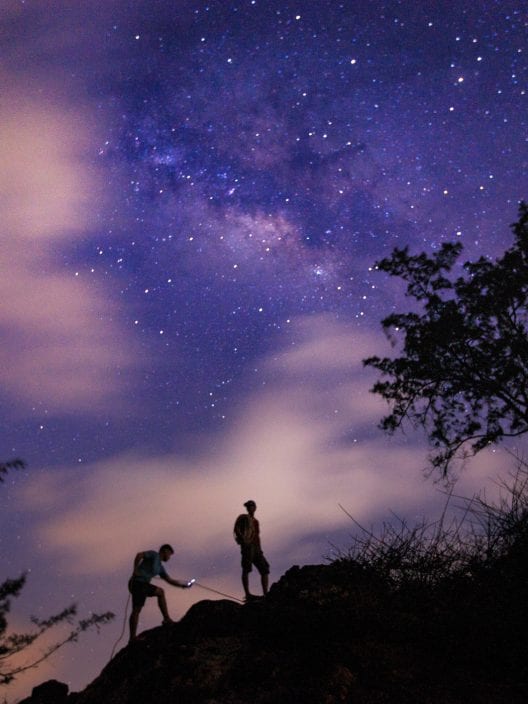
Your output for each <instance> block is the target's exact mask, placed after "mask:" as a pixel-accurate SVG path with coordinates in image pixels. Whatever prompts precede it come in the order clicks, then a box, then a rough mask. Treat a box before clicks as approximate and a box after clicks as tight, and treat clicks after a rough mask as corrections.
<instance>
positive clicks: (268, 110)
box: [0, 0, 528, 698]
mask: <svg viewBox="0 0 528 704" xmlns="http://www.w3.org/2000/svg"><path fill="white" fill-rule="evenodd" d="M1 12H2V24H3V31H2V33H1V34H0V50H1V55H2V64H1V67H0V88H1V96H2V97H1V102H0V142H1V144H2V149H1V153H0V193H1V196H0V197H1V201H0V202H1V204H2V215H3V217H2V221H1V224H0V267H1V270H2V276H1V277H0V332H1V335H2V344H1V346H0V381H1V383H0V423H1V428H2V434H1V438H2V446H1V448H0V451H1V454H0V457H1V458H2V459H10V458H12V457H22V458H24V459H25V460H26V461H27V463H28V469H27V470H26V471H24V472H21V473H20V472H19V473H14V472H13V473H12V474H10V475H9V478H8V481H7V482H6V483H5V484H4V485H2V487H0V505H1V526H0V549H1V554H2V566H3V569H2V574H0V579H2V578H4V577H7V576H10V577H14V576H16V575H17V574H18V573H20V571H22V570H24V569H30V574H29V581H28V585H27V587H26V589H25V590H24V593H23V596H22V597H21V598H20V600H19V603H18V604H17V607H16V609H14V611H13V614H12V617H11V620H12V622H13V624H15V625H17V626H18V627H19V628H20V629H24V628H26V627H27V616H28V614H30V613H35V614H36V615H40V616H44V615H47V614H49V613H50V612H51V611H53V610H54V609H59V608H61V607H62V606H64V605H65V604H67V603H69V602H71V601H76V602H78V604H79V609H80V612H81V614H82V615H84V614H86V613H88V612H89V611H90V610H94V611H104V610H107V609H111V610H114V611H115V612H116V614H117V619H116V622H115V623H114V624H112V625H111V626H108V627H106V628H105V629H104V631H103V632H102V634H101V635H100V636H99V637H95V636H93V637H92V636H90V637H88V638H85V639H83V640H82V641H81V642H80V643H79V644H77V645H75V646H72V647H71V648H68V649H67V650H64V651H62V652H61V654H60V655H58V656H57V657H55V658H54V659H53V660H52V661H50V662H49V663H48V664H47V665H46V666H45V667H43V668H41V669H40V670H39V671H37V672H35V673H32V674H31V675H30V676H28V677H27V678H24V679H21V680H20V682H19V683H18V685H15V686H13V688H12V689H11V690H10V692H9V696H11V697H13V698H15V697H17V696H23V695H26V694H27V693H28V691H29V688H30V687H31V685H32V683H34V682H39V681H42V680H43V679H46V678H47V677H57V678H58V679H63V680H65V681H68V682H69V684H70V685H71V687H72V688H73V689H78V688H80V687H82V686H84V685H85V684H86V683H87V682H88V681H90V680H91V679H93V677H94V676H95V675H96V674H98V672H99V671H100V669H101V667H102V665H103V664H104V663H105V662H106V661H107V660H108V657H109V655H110V651H111V649H112V645H113V643H114V642H115V640H116V639H117V637H118V635H119V632H120V630H121V624H122V617H123V611H124V607H125V602H126V596H127V595H126V591H125V586H126V581H127V578H128V576H129V572H130V569H131V564H132V560H133V557H134V555H135V553H136V552H137V551H138V550H144V549H150V548H157V547H158V546H159V544H160V543H162V542H165V541H169V542H171V543H173V544H174V545H175V547H176V555H175V556H174V557H173V559H172V561H171V562H170V563H169V565H168V568H169V572H170V573H171V574H172V575H173V576H174V577H177V578H182V579H183V578H187V577H191V576H194V577H197V578H198V581H200V580H201V581H202V582H203V584H205V585H208V586H211V587H214V588H218V589H221V590H223V591H227V592H228V593H232V594H235V595H237V596H240V594H241V587H240V584H239V556H238V552H237V550H238V548H237V546H236V545H235V543H234V542H233V540H232V536H231V529H232V524H233V521H234V518H235V517H236V515H237V514H238V513H239V512H240V511H241V510H243V509H242V503H243V502H244V501H245V500H247V499H248V498H253V499H255V500H256V501H257V503H258V506H259V510H258V512H257V515H258V517H259V518H260V520H261V525H262V532H263V543H264V547H265V552H266V554H267V557H268V559H269V560H270V562H271V564H272V579H277V578H278V577H279V576H280V574H282V573H283V572H284V571H285V570H286V569H287V568H288V567H289V566H291V565H292V564H303V563H310V562H321V561H322V560H323V556H324V555H325V554H329V553H330V547H329V545H330V542H333V543H337V544H339V545H343V546H345V547H346V544H347V536H348V535H349V533H351V532H352V530H353V526H352V525H351V524H350V521H349V520H348V519H347V518H346V516H345V515H344V514H343V513H342V512H341V511H340V510H339V508H338V506H337V504H338V502H340V503H342V504H344V505H345V506H346V507H347V509H348V510H350V511H351V512H352V513H353V514H354V515H355V516H356V517H357V518H358V519H359V520H361V521H363V522H365V523H367V524H369V525H370V523H372V522H375V521H379V520H384V519H387V518H388V517H390V513H389V512H390V510H391V509H392V510H394V511H396V512H397V513H399V514H401V515H405V516H409V517H410V518H413V517H415V516H421V515H423V514H424V513H425V514H431V515H434V514H435V511H437V509H438V506H439V505H440V504H441V502H442V500H443V499H442V495H441V493H440V492H439V488H438V486H435V485H434V483H433V482H432V481H431V480H428V481H427V480H425V479H424V476H423V473H422V469H423V467H424V466H425V465H426V448H425V445H424V442H423V437H422V436H421V435H420V434H419V433H416V434H415V433H412V432H409V433H408V434H407V435H406V436H398V437H395V438H392V439H391V438H386V437H384V436H383V434H382V433H381V431H379V430H378V429H377V427H376V426H377V421H378V420H379V418H380V417H381V415H383V413H384V410H385V408H384V405H383V404H382V403H381V402H380V401H379V399H377V398H375V397H373V396H372V395H371V394H369V391H368V389H369V387H370V386H371V385H372V383H373V381H374V379H375V376H374V375H373V373H372V371H365V370H363V368H362V365H361V360H362V359H363V358H364V357H365V356H367V355H369V354H375V353H378V354H386V353H389V352H390V347H389V346H388V344H387V342H386V340H385V338H384V336H383V334H382V332H381V329H380V325H379V321H380V319H381V318H382V317H384V316H385V315H387V314H388V313H390V312H391V311H392V310H394V309H396V310H401V309H404V307H405V306H406V305H407V304H406V302H405V301H404V300H403V297H402V288H401V286H399V284H398V282H395V281H390V280H388V279H387V278H386V277H385V276H384V275H383V274H381V273H379V272H377V271H375V269H374V262H375V261H376V259H379V258H380V257H382V256H385V255H388V254H389V253H390V252H391V250H392V248H393V247H394V246H403V245H406V244H408V245H410V247H411V248H412V249H413V250H414V251H418V250H422V249H425V250H426V251H429V252H431V251H432V250H434V249H436V248H438V246H439V245H440V244H441V243H442V242H445V241H454V240H460V241H461V242H462V243H463V245H464V254H463V257H465V258H470V257H475V256H480V255H481V254H483V255H489V256H496V255H497V254H499V253H500V252H501V251H502V250H503V249H504V248H505V247H506V246H508V245H509V244H510V243H511V241H512V240H511V235H510V230H509V224H510V223H512V222H513V221H514V220H515V219H516V217H517V207H518V202H519V200H520V199H522V198H528V177H527V173H528V168H527V136H528V131H527V119H526V116H527V114H528V111H527V106H526V103H527V95H526V83H527V81H526V79H527V54H528V45H527V41H526V36H527V35H526V30H527V26H526V15H525V13H524V12H523V8H522V4H521V3H520V2H510V1H501V2H491V1H485V2H478V1H477V2H475V1H472V2H450V3H447V2H438V1H429V2H422V3H420V4H416V3H411V2H377V1H373V2H368V3H365V2H337V1H326V0H317V2H316V1H315V0H314V1H312V0H303V1H302V2H301V1H300V0H299V1H298V2H296V3H292V2H289V0H281V2H276V1H275V0H266V2H264V0H241V1H240V2H227V1H226V2H223V1H222V2H220V0H215V1H213V2H210V3H206V2H201V1H199V0H192V1H191V0H179V1H178V2H169V1H168V0H150V1H149V2H147V1H146V0H135V1H130V0H129V1H128V2H124V1H122V0H104V1H103V0H85V1H84V2H82V3H79V2H73V1H64V0H62V1H61V2H58V1H56V0H38V2H37V1H36V0H34V1H32V0H25V1H24V0H16V1H15V0H7V2H6V0H4V2H3V3H2V10H1ZM499 458H500V459H499ZM507 463H508V460H507V458H506V456H505V455H504V453H500V452H498V453H489V454H488V455H485V456H482V457H480V458H479V460H478V461H475V462H473V463H472V464H471V465H470V466H469V467H468V469H467V471H466V473H465V474H464V475H463V477H462V479H461V482H460V486H459V488H458V491H459V493H464V492H469V493H472V492H473V491H474V490H476V489H478V488H479V487H481V486H483V485H484V484H486V482H487V481H488V479H489V478H490V477H494V476H495V475H496V474H497V473H498V472H499V471H500V470H501V469H503V468H504V467H505V466H506V465H507ZM168 589H169V590H170V587H169V588H168ZM168 596H169V603H170V608H171V611H172V613H173V615H174V616H175V617H179V616H181V615H182V614H183V613H184V612H185V610H186V609H187V608H188V606H189V605H190V604H191V603H193V602H194V601H196V600H198V599H200V598H204V597H206V596H207V594H206V593H205V592H204V591H202V590H200V589H199V588H198V587H196V588H194V589H193V590H191V591H189V592H185V593H184V592H180V591H179V590H171V591H169V593H168ZM158 622H159V616H158V613H157V612H156V608H155V605H154V604H153V603H152V604H150V603H149V605H148V606H147V607H146V608H145V610H144V612H143V613H142V618H141V622H140V627H151V626H154V625H156V624H157V623H158Z"/></svg>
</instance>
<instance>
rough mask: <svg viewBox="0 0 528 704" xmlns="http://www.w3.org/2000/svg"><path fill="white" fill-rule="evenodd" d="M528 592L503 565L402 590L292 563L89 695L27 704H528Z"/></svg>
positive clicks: (137, 653)
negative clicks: (267, 585)
mask: <svg viewBox="0 0 528 704" xmlns="http://www.w3.org/2000/svg"><path fill="white" fill-rule="evenodd" d="M516 577H517V578H520V577H521V575H516ZM523 577H525V574H524V575H523ZM508 585H510V587H511V588H510V587H509V586H508ZM519 589H520V590H521V591H519ZM526 592H527V587H526V580H525V581H524V584H521V583H520V582H519V580H518V579H516V580H511V579H510V580H509V581H508V580H507V581H506V582H505V581H504V574H503V575H502V577H501V581H500V584H499V583H498V582H497V580H496V579H495V578H493V579H491V580H490V579H489V578H487V577H482V579H480V581H479V582H478V584H477V583H476V582H475V579H474V578H471V579H469V578H468V579H462V580H460V579H457V580H451V581H449V583H448V584H447V583H444V584H442V587H441V589H440V590H439V589H438V588H435V589H432V588H431V587H430V586H429V587H428V586H424V585H422V586H420V585H416V584H415V585H410V584H407V585H406V586H405V588H403V589H402V588H395V586H394V584H391V583H390V581H388V580H386V579H382V578H381V577H380V576H379V575H378V574H376V572H375V570H367V569H365V568H364V566H361V565H359V564H357V563H355V562H354V561H353V560H338V561H336V562H334V563H332V564H328V565H314V566H305V567H301V568H299V567H293V568H291V569H290V570H288V572H287V573H286V574H285V575H284V576H283V577H282V578H281V579H280V580H279V582H277V583H276V584H275V585H273V587H272V589H271V591H270V594H269V596H268V597H267V598H266V599H265V600H259V601H255V602H251V603H249V604H246V605H240V604H237V603H235V602H232V601H227V600H222V601H201V602H199V603H197V604H195V605H194V606H193V607H192V608H191V609H190V610H189V611H188V612H187V614H186V615H185V616H184V617H183V618H182V619H181V621H179V622H177V623H174V624H172V625H169V626H162V627H159V628H155V629H153V630H150V631H147V632H145V633H144V634H143V636H142V638H140V639H138V640H137V641H136V642H134V643H132V644H130V645H128V646H126V647H125V648H123V649H122V650H121V651H120V652H119V653H117V655H116V656H115V657H114V659H113V660H112V661H111V662H110V663H109V664H108V665H107V666H106V667H105V668H104V670H103V671H102V672H101V674H100V675H99V677H97V678H96V679H95V680H94V681H93V682H92V683H91V684H90V685H89V686H88V687H87V688H86V689H85V690H84V691H83V692H79V693H70V694H68V692H67V687H66V685H62V684H60V683H56V682H55V683H53V682H50V683H45V684H44V685H41V687H40V688H35V690H34V692H33V695H32V696H31V697H29V698H28V699H25V700H24V702H23V704H149V703H150V702H156V704H338V703H339V702H350V703H352V702H353V703H354V704H382V703H383V704H400V703H401V704H403V703H408V704H462V703H464V704H468V702H470V703H475V704H477V703H478V704H489V703H490V702H493V703H494V704H500V703H502V702H504V703H506V702H508V704H516V703H517V702H518V703H519V704H520V703H521V702H523V704H524V703H525V702H526V700H527V692H528V689H527V682H528V667H527V665H526V662H525V660H526V647H527V645H528V638H527V636H526V633H525V629H524V626H521V625H520V624H521V623H523V618H524V615H526V614H525V612H526V610H527V606H526V604H527V603H528V599H527V598H526V597H527V596H528V594H527V593H526Z"/></svg>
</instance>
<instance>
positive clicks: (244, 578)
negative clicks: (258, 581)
mask: <svg viewBox="0 0 528 704" xmlns="http://www.w3.org/2000/svg"><path fill="white" fill-rule="evenodd" d="M242 586H243V587H244V594H245V595H246V599H249V598H250V597H251V594H250V591H249V572H248V571H247V570H242Z"/></svg>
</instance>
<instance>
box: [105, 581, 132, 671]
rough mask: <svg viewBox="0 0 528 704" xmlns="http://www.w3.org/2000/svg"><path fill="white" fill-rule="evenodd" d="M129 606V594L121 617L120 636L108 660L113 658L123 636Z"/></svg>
mask: <svg viewBox="0 0 528 704" xmlns="http://www.w3.org/2000/svg"><path fill="white" fill-rule="evenodd" d="M129 604H130V594H129V595H128V599H127V602H126V606H125V615H124V617H123V628H122V629H121V635H120V636H119V638H118V639H117V640H116V642H115V643H114V647H113V648H112V653H111V655H110V660H111V659H112V658H113V657H114V653H115V649H116V648H117V644H118V643H119V641H120V640H121V638H122V637H123V636H124V635H125V628H126V619H127V613H128V605H129Z"/></svg>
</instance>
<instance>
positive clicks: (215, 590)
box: [110, 582, 244, 660]
mask: <svg viewBox="0 0 528 704" xmlns="http://www.w3.org/2000/svg"><path fill="white" fill-rule="evenodd" d="M194 584H195V585H196V586H197V587H201V588H202V589H205V590H206V591H208V592H212V593H213V594H219V595H220V596H225V597H226V599H231V600H232V601H239V602H240V603H241V604H243V603H244V600H243V599H239V598H238V597H237V596H232V595H231V594H224V592H219V591H218V589H211V587H206V586H205V584H200V583H199V582H194ZM129 604H130V594H129V595H128V599H127V602H126V606H125V615H124V616H123V628H122V629H121V633H120V635H119V638H118V639H117V640H116V642H115V643H114V647H113V648H112V653H111V654H110V660H112V658H113V657H114V653H115V649H116V648H117V646H118V643H120V641H121V639H122V638H123V636H124V634H125V628H126V620H127V615H128V605H129Z"/></svg>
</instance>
